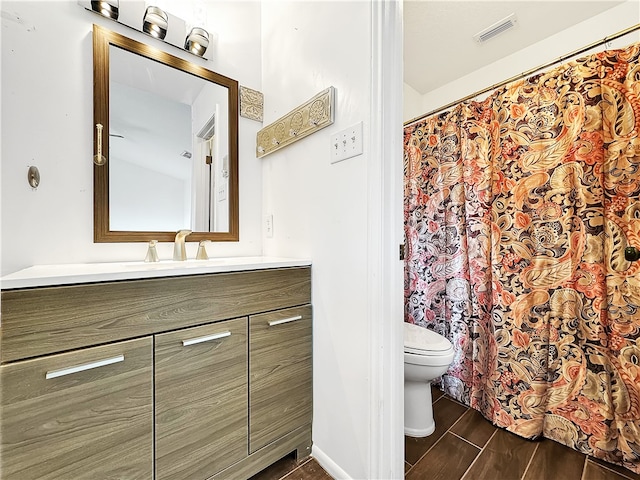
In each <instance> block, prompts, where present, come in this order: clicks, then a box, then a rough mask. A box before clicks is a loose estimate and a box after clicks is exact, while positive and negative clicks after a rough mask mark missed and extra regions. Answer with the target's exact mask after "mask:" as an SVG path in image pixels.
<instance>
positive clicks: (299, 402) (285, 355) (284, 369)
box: [249, 306, 313, 453]
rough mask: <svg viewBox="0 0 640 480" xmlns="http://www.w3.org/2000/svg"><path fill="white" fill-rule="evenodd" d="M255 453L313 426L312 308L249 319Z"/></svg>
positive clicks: (255, 316) (250, 445)
mask: <svg viewBox="0 0 640 480" xmlns="http://www.w3.org/2000/svg"><path fill="white" fill-rule="evenodd" d="M249 322H250V327H249V339H250V341H249V345H250V347H249V374H250V377H249V403H250V410H249V411H250V419H249V424H250V426H249V432H250V440H249V447H250V453H253V452H255V451H256V450H258V449H259V448H261V447H263V446H265V445H267V444H269V443H271V442H272V441H274V440H276V439H278V438H279V437H281V436H282V435H284V434H286V433H288V432H291V431H292V430H295V429H296V428H298V427H300V426H303V425H308V424H310V423H311V417H312V381H313V379H312V339H311V328H312V327H311V307H310V306H307V307H299V308H289V309H286V310H278V311H276V312H271V313H265V314H261V315H254V316H251V317H250V318H249Z"/></svg>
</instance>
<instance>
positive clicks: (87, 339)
mask: <svg viewBox="0 0 640 480" xmlns="http://www.w3.org/2000/svg"><path fill="white" fill-rule="evenodd" d="M310 300H311V270H310V268H308V267H304V268H283V269H269V270H256V271H248V272H234V273H216V274H208V275H194V276H185V277H170V278H156V279H148V280H133V281H123V282H108V283H98V284H86V285H71V286H64V287H46V288H35V289H25V290H3V291H2V302H1V303H0V305H1V307H2V329H0V340H1V343H2V348H0V361H1V362H2V363H4V362H10V361H14V360H18V359H22V358H28V357H35V356H39V355H48V354H51V353H56V352H61V351H64V350H73V349H75V348H82V347H87V346H90V345H96V344H100V343H107V342H113V341H118V340H125V339H127V338H134V337H142V336H144V335H150V334H154V333H160V332H166V331H169V330H175V329H178V328H186V327H194V326H197V325H201V324H203V323H206V322H214V321H216V320H225V319H228V318H237V317H242V316H246V315H250V314H252V313H258V312H266V311H269V310H275V309H278V308H286V307H291V306H295V305H304V304H306V303H309V301H310Z"/></svg>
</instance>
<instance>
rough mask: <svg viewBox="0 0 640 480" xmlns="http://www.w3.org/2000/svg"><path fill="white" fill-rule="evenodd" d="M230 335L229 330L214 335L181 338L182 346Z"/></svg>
mask: <svg viewBox="0 0 640 480" xmlns="http://www.w3.org/2000/svg"><path fill="white" fill-rule="evenodd" d="M230 336H231V332H223V333H216V334H214V335H206V336H204V337H196V338H190V339H189V340H183V341H182V346H183V347H188V346H189V345H195V344H196V343H202V342H210V341H211V340H218V339H220V338H224V337H230Z"/></svg>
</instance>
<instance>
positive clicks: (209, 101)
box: [94, 26, 238, 241]
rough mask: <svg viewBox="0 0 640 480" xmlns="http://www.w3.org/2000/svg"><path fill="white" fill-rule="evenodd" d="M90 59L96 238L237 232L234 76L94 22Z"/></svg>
mask: <svg viewBox="0 0 640 480" xmlns="http://www.w3.org/2000/svg"><path fill="white" fill-rule="evenodd" d="M96 41H97V42H99V45H98V47H97V48H96V45H95V43H96ZM101 48H102V49H103V50H102V52H103V53H106V55H104V56H105V57H106V58H101V55H100V53H101ZM94 62H95V65H94V66H95V68H94V72H95V74H96V79H95V80H96V81H95V82H94V88H95V92H94V93H95V97H96V102H95V104H94V108H95V119H96V123H101V122H100V119H102V121H103V122H104V125H108V128H106V129H105V133H104V134H103V151H106V152H108V156H107V157H108V159H107V164H106V165H105V166H102V167H101V166H96V167H94V172H95V174H96V197H95V213H96V217H99V216H100V217H101V218H96V234H95V236H94V237H95V238H96V241H147V240H151V239H157V240H161V241H162V240H173V236H174V235H175V232H176V231H178V230H180V229H189V230H193V231H194V232H196V233H193V234H192V235H190V236H189V238H188V240H189V241H194V240H202V239H210V240H237V239H238V238H237V237H238V234H237V225H238V218H237V215H238V212H237V204H238V201H237V123H238V118H237V82H235V81H234V80H231V79H228V78H226V77H222V76H220V75H217V74H215V73H213V72H210V71H209V70H206V69H204V68H202V67H199V66H197V65H194V64H191V63H190V62H187V61H185V60H182V59H179V58H177V57H173V56H171V55H169V54H167V53H165V52H161V51H158V50H155V49H152V48H151V47H148V46H145V45H142V44H139V43H138V42H135V41H133V40H131V39H128V38H126V37H122V36H120V35H118V34H116V33H114V32H110V31H108V30H105V29H102V28H101V27H97V26H94ZM100 80H102V81H103V82H104V83H105V87H106V88H104V90H106V92H104V91H100V87H101V81H100ZM101 101H102V102H106V105H102V103H101ZM101 107H102V108H101ZM107 120H108V121H107ZM100 180H102V184H101V183H100ZM101 226H102V227H104V228H103V230H104V231H102V232H100V231H99V230H100V227H101ZM99 233H100V234H101V235H99ZM99 237H100V238H104V239H103V240H99V239H98V238H99Z"/></svg>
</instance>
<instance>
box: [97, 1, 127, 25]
mask: <svg viewBox="0 0 640 480" xmlns="http://www.w3.org/2000/svg"><path fill="white" fill-rule="evenodd" d="M119 3H120V2H119V1H118V0H109V1H105V0H91V10H93V11H94V12H98V13H99V14H100V15H104V16H105V17H108V18H112V19H114V20H117V19H118V4H119Z"/></svg>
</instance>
